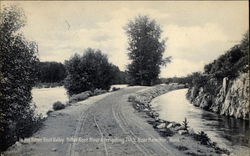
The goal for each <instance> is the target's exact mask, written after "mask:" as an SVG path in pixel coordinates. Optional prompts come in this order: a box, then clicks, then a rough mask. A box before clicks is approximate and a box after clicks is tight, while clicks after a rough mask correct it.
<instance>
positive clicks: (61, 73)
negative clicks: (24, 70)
mask: <svg viewBox="0 0 250 156" xmlns="http://www.w3.org/2000/svg"><path fill="white" fill-rule="evenodd" d="M65 77H66V69H65V67H64V65H63V64H62V63H58V62H40V63H39V77H38V78H39V82H41V83H55V82H61V81H63V80H64V78H65Z"/></svg>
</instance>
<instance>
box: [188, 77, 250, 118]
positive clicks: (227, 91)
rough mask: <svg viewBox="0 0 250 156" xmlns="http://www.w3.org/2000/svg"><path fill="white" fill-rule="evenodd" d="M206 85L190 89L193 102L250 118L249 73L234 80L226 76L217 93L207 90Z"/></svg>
mask: <svg viewBox="0 0 250 156" xmlns="http://www.w3.org/2000/svg"><path fill="white" fill-rule="evenodd" d="M210 81H212V80H210ZM207 85H209V84H207ZM205 87H206V85H204V86H202V87H197V86H193V87H191V88H190V89H189V93H188V96H187V97H188V99H189V100H190V101H191V103H193V104H194V105H195V106H197V107H201V108H203V109H206V110H211V111H213V112H216V113H219V114H221V115H226V116H233V117H235V118H241V119H245V120H250V105H249V75H248V73H241V74H239V76H238V77H237V78H235V79H233V80H229V79H228V78H227V77H225V78H224V79H223V82H222V85H219V86H218V88H217V89H218V90H219V91H218V94H217V95H212V94H210V93H209V92H205V91H204V88H205Z"/></svg>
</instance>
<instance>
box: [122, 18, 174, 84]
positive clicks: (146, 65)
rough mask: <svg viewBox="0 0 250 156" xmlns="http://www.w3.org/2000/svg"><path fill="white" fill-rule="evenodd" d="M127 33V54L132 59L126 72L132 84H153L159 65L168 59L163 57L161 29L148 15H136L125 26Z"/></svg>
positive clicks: (163, 45)
mask: <svg viewBox="0 0 250 156" xmlns="http://www.w3.org/2000/svg"><path fill="white" fill-rule="evenodd" d="M125 30H126V33H127V35H128V44H129V47H128V50H129V53H128V56H129V59H130V60H132V62H131V64H129V65H128V72H129V74H130V76H131V78H132V84H133V85H153V84H154V83H155V82H156V81H157V79H158V76H159V74H160V65H163V64H165V63H167V62H169V61H170V58H166V59H163V58H162V57H163V53H164V51H165V40H161V33H162V29H161V28H160V26H159V25H158V24H157V23H156V21H155V20H151V19H150V18H149V17H148V16H138V17H136V18H135V19H134V20H131V21H130V22H129V23H128V24H127V25H126V27H125Z"/></svg>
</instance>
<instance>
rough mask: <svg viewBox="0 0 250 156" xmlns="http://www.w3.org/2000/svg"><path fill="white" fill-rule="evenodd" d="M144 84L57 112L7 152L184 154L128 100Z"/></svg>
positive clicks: (71, 155)
mask: <svg viewBox="0 0 250 156" xmlns="http://www.w3.org/2000/svg"><path fill="white" fill-rule="evenodd" d="M144 88H145V87H133V88H130V87H128V88H124V89H121V90H119V91H116V92H112V93H107V94H104V95H100V96H96V97H92V98H89V99H88V100H86V101H83V102H79V103H76V104H74V105H72V106H70V107H67V108H66V109H64V110H61V111H56V112H53V113H52V114H51V115H50V117H48V119H47V120H46V121H45V123H44V127H42V128H41V129H40V130H39V131H38V132H37V133H35V134H34V135H33V137H32V138H30V139H28V140H25V141H26V142H23V143H18V144H16V145H15V146H13V147H11V148H10V149H9V150H8V152H6V153H5V154H6V155H25V156H27V155H35V156H44V155H46V156H50V155H51V156H52V155H53V156H54V155H58V156H62V155H65V156H83V155H87V156H89V155H90V156H92V155H93V156H98V155H106V156H108V155H110V156H117V155H136V156H142V155H148V156H149V155H150V156H151V155H161V156H163V155H164V156H166V155H170V156H174V155H178V156H179V155H182V154H181V153H180V152H179V151H177V150H176V149H174V148H173V147H171V146H170V145H169V144H168V141H167V139H166V138H162V137H161V136H160V135H159V134H158V133H157V132H156V131H155V130H154V129H153V128H152V126H151V125H149V124H148V123H147V122H146V120H147V119H146V118H147V116H145V115H143V114H140V113H138V112H137V111H135V110H134V108H133V107H132V105H131V103H129V102H128V96H129V94H131V93H134V92H136V91H139V90H141V89H144ZM77 138H78V140H77ZM136 138H137V139H138V140H135V139H136ZM52 139H53V140H52ZM74 139H75V140H74ZM29 141H30V142H29Z"/></svg>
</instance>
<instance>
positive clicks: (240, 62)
mask: <svg viewBox="0 0 250 156" xmlns="http://www.w3.org/2000/svg"><path fill="white" fill-rule="evenodd" d="M248 57H249V32H247V33H246V34H245V35H244V37H243V39H242V41H241V43H240V44H238V45H235V46H233V47H232V48H231V49H229V50H228V51H226V53H225V54H223V55H221V56H220V57H219V58H218V59H216V60H214V61H213V62H212V63H209V64H207V65H205V66H204V72H203V73H193V74H192V75H189V76H187V77H190V79H191V80H192V81H190V83H189V86H190V88H189V91H188V94H187V97H191V96H190V95H191V89H192V88H194V89H196V90H199V88H201V87H202V88H203V92H204V94H207V95H209V96H211V97H212V98H211V101H209V102H210V103H212V102H213V100H214V99H215V97H216V96H217V95H218V94H219V91H220V89H221V87H222V83H223V78H225V77H227V78H228V79H229V80H234V79H235V78H236V77H237V76H239V74H240V73H244V72H248V71H249V65H248V63H249V61H248ZM197 95H198V93H197V94H195V96H197ZM192 98H194V99H195V97H192ZM190 100H191V101H192V100H193V99H190Z"/></svg>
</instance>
